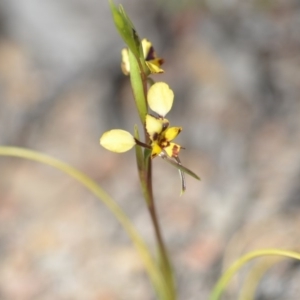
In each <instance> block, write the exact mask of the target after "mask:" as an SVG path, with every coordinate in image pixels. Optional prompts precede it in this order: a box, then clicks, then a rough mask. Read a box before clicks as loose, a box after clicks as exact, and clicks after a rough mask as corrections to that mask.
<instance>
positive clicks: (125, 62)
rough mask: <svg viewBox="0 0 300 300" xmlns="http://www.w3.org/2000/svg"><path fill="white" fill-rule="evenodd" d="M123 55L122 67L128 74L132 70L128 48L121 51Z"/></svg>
mask: <svg viewBox="0 0 300 300" xmlns="http://www.w3.org/2000/svg"><path fill="white" fill-rule="evenodd" d="M121 55H122V63H121V69H122V72H123V73H124V74H125V75H128V74H129V72H130V64H129V54H128V49H127V48H124V49H123V50H122V52H121Z"/></svg>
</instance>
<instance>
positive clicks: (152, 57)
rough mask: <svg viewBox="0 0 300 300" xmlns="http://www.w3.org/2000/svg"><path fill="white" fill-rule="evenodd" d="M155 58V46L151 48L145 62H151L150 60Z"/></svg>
mask: <svg viewBox="0 0 300 300" xmlns="http://www.w3.org/2000/svg"><path fill="white" fill-rule="evenodd" d="M155 57H156V55H155V51H154V48H153V46H151V47H150V49H149V52H148V53H147V56H146V58H145V60H146V61H149V60H152V59H154V58H155Z"/></svg>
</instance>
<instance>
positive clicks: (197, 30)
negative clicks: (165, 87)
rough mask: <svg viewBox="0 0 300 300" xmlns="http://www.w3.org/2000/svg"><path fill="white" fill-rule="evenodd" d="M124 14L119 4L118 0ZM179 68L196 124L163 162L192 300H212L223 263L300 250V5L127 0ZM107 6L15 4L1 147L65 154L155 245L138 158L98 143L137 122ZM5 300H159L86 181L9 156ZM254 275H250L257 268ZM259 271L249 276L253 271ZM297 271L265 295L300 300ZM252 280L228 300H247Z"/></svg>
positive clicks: (1, 166)
mask: <svg viewBox="0 0 300 300" xmlns="http://www.w3.org/2000/svg"><path fill="white" fill-rule="evenodd" d="M117 3H119V2H117ZM122 4H123V5H124V7H125V9H126V11H127V12H128V14H129V16H130V17H131V18H132V20H133V22H134V24H135V26H136V28H137V30H138V33H139V35H140V37H141V38H143V37H147V38H148V39H150V40H151V41H153V43H154V46H155V48H156V51H157V53H158V54H159V55H160V56H162V57H164V59H165V61H166V62H165V65H164V69H165V74H164V75H156V76H155V77H154V79H155V80H157V81H159V80H163V81H166V82H167V83H168V84H169V85H170V86H171V88H173V90H174V92H175V103H174V107H173V110H172V111H171V112H170V113H169V114H168V119H169V120H170V121H171V124H173V125H177V126H183V132H182V133H181V135H180V136H179V137H178V142H179V143H180V144H182V145H183V146H184V147H185V148H186V150H183V151H182V154H181V159H182V161H183V163H184V165H186V166H187V167H190V168H191V169H192V170H193V171H195V172H196V173H197V174H199V175H200V176H201V178H202V181H201V182H200V183H199V182H197V181H196V180H194V179H192V178H187V185H188V189H187V192H186V193H185V194H184V196H182V197H179V191H180V181H179V177H178V174H177V171H176V170H175V169H174V168H172V167H171V166H169V165H166V164H165V163H164V162H163V161H160V160H159V159H155V161H154V168H155V170H154V191H155V196H156V199H157V206H158V210H159V214H160V217H161V224H162V227H163V231H164V236H165V240H166V243H167V245H168V248H169V250H170V254H171V256H172V260H173V263H174V269H175V272H176V277H177V281H178V293H179V299H185V300H190V299H191V300H192V299H195V300H196V299H197V300H202V299H207V297H208V294H209V291H210V290H211V288H212V286H213V284H214V283H215V282H216V280H217V278H218V276H219V275H220V272H221V270H222V266H223V265H224V266H228V264H229V263H231V262H232V261H233V260H235V259H236V258H237V257H239V256H240V255H242V254H243V253H246V252H248V251H249V250H252V249H259V248H270V247H280V248H284V249H294V250H300V247H299V246H300V243H299V239H300V231H299V228H300V186H299V180H300V154H299V148H300V118H299V115H300V105H299V92H300V2H299V1H297V0H278V1H277V0H273V1H267V0H249V1H241V0H226V1H218V0H206V1H200V0H198V1H196V0H194V1H192V0H190V1H178V0H172V1H171V0H168V1H167V0H165V1H159V0H156V1H146V0H140V1H138V0H130V1H129V0H124V1H122ZM122 47H123V43H122V41H121V39H120V37H119V36H118V34H117V32H116V30H115V28H114V25H113V22H112V20H111V14H110V11H109V6H108V3H107V1H96V0H88V1H84V0H52V1H50V0H48V1H38V0H26V1H18V0H1V1H0V144H2V145H14V146H21V147H28V148H31V149H34V150H38V151H42V152H44V153H47V154H49V155H52V156H54V157H56V158H59V159H62V160H64V161H66V162H68V163H70V164H71V165H73V166H75V167H77V168H78V169H80V170H82V171H84V172H85V173H87V174H88V175H90V176H91V177H92V178H93V179H95V180H96V181H97V182H99V184H100V185H101V186H102V187H103V188H105V190H106V191H107V192H109V193H110V194H111V195H112V196H113V198H114V199H116V201H117V202H118V203H119V204H120V205H121V206H122V207H123V208H124V210H125V211H126V213H127V214H128V215H129V216H130V218H131V219H132V220H133V222H134V224H135V225H136V227H137V228H138V229H139V231H140V232H141V233H142V234H143V236H144V237H145V239H146V240H147V242H148V243H149V244H150V245H153V233H152V228H151V226H150V223H149V218H148V215H147V211H146V209H145V206H144V202H143V198H142V196H141V192H140V187H139V182H138V179H137V172H136V168H135V162H134V152H133V151H130V152H128V153H125V154H123V155H118V154H114V153H110V152H108V151H106V150H104V149H103V148H101V147H100V146H99V137H100V135H101V134H102V133H103V132H104V131H105V130H108V129H111V128H123V129H126V130H130V131H132V130H133V125H134V124H135V123H137V122H138V117H137V116H136V111H135V109H134V105H133V101H132V95H131V90H130V86H129V80H128V78H127V77H125V76H123V75H122V74H121V70H120V50H121V49H122ZM0 175H1V176H0V299H1V300H33V299H41V300H48V299H49V300H50V299H51V300H52V299H58V300H67V299H86V300H115V299H116V300H128V299H130V300H152V299H155V297H154V296H153V293H152V291H151V287H150V285H149V282H148V279H147V277H146V275H145V273H144V268H143V265H142V264H141V261H140V259H139V257H138V256H137V255H136V251H135V249H134V248H133V246H132V244H131V242H130V240H129V239H128V237H127V236H126V234H125V233H124V231H123V229H122V228H121V226H120V225H119V224H118V223H117V221H116V220H115V219H114V218H113V216H112V215H111V214H110V212H108V211H107V209H106V208H105V207H104V205H103V204H102V203H100V202H99V201H98V200H97V199H95V197H94V196H92V195H91V194H90V193H89V192H87V191H86V190H85V189H84V188H82V187H81V186H79V185H78V184H77V183H76V182H74V180H72V179H70V178H68V177H67V176H65V175H64V174H61V173H60V172H59V171H56V170H54V169H51V168H49V167H45V166H43V165H41V164H37V163H33V162H28V161H23V160H20V159H13V158H3V157H0ZM245 270H246V271H247V270H249V268H248V269H247V268H246V269H245ZM244 273H245V272H241V274H242V275H243V274H244ZM299 281H300V268H299V266H298V265H297V263H295V262H293V261H291V260H286V261H284V262H281V263H279V264H278V265H276V267H273V268H272V269H271V270H270V271H269V272H268V273H267V275H266V276H265V277H264V278H263V280H262V281H261V284H260V285H259V288H258V291H257V294H256V298H255V299H260V300H262V299H264V300H266V299H272V300H276V299H292V300H293V299H295V300H296V299H299V294H300V288H299ZM242 283H243V276H241V277H238V278H237V279H236V280H234V281H233V284H232V285H231V286H230V288H229V289H228V291H229V292H228V299H237V295H238V291H239V289H240V287H241V286H242Z"/></svg>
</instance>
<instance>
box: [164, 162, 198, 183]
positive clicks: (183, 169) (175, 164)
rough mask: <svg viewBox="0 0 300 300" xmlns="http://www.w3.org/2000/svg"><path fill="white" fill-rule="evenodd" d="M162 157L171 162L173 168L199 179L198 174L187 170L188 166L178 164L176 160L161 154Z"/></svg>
mask: <svg viewBox="0 0 300 300" xmlns="http://www.w3.org/2000/svg"><path fill="white" fill-rule="evenodd" d="M162 158H163V159H164V160H165V161H166V162H168V163H169V164H171V165H172V166H174V167H175V168H177V169H178V170H181V171H182V172H184V173H186V174H188V175H190V176H192V177H194V178H195V179H197V180H201V179H200V177H199V176H198V175H196V174H195V173H194V172H192V171H191V170H189V169H188V168H186V167H184V166H183V165H180V164H178V163H177V162H175V161H173V160H171V159H169V158H167V157H166V156H162Z"/></svg>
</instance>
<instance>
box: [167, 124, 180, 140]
mask: <svg viewBox="0 0 300 300" xmlns="http://www.w3.org/2000/svg"><path fill="white" fill-rule="evenodd" d="M181 130H182V127H170V128H168V129H167V130H166V131H165V132H164V138H165V139H166V140H167V141H172V140H174V139H175V138H176V137H177V135H178V134H179V133H180V132H181Z"/></svg>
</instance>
